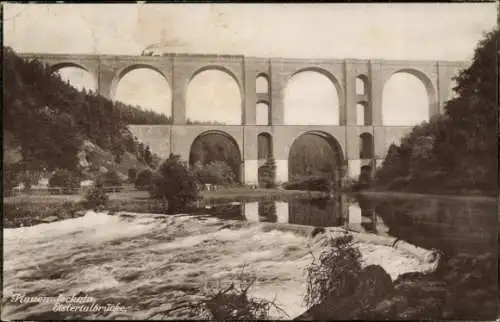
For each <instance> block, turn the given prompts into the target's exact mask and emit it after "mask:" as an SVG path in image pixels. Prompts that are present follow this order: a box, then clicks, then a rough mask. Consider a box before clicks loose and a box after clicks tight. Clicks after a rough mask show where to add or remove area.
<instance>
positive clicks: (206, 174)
mask: <svg viewBox="0 0 500 322" xmlns="http://www.w3.org/2000/svg"><path fill="white" fill-rule="evenodd" d="M194 174H195V176H196V178H197V179H198V181H199V182H200V183H202V184H205V183H207V184H218V185H230V184H234V183H235V182H236V175H235V174H234V172H233V170H232V169H231V167H230V166H229V165H228V164H226V163H225V162H223V161H213V162H211V163H209V164H206V165H204V166H202V165H201V164H199V163H197V164H195V166H194Z"/></svg>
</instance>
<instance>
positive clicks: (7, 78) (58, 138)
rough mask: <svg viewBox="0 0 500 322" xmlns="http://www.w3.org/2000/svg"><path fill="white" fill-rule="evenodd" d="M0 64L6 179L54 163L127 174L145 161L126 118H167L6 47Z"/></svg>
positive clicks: (155, 121)
mask: <svg viewBox="0 0 500 322" xmlns="http://www.w3.org/2000/svg"><path fill="white" fill-rule="evenodd" d="M3 66H4V70H3V77H4V92H3V94H4V105H3V120H4V123H3V124H4V140H5V142H4V143H5V144H4V150H3V152H4V173H5V172H6V171H7V172H10V173H9V175H4V179H5V177H12V178H14V177H16V174H20V173H23V174H25V173H40V172H46V171H49V172H50V171H53V170H55V169H58V168H61V169H68V170H70V171H74V172H76V173H79V174H83V173H87V174H88V173H90V172H92V171H91V170H92V169H94V170H95V169H99V168H100V167H105V168H106V169H111V168H113V169H115V170H117V171H119V172H122V173H123V174H127V171H128V169H129V168H144V167H146V166H148V165H147V162H145V161H147V160H145V151H146V146H144V145H143V144H142V143H140V142H138V141H137V140H136V139H135V138H134V137H133V136H132V134H131V133H130V131H129V130H128V128H127V124H131V123H141V122H142V123H144V122H149V121H150V122H151V123H152V124H158V123H162V122H163V123H168V122H169V120H168V118H165V117H164V116H161V115H158V114H154V113H151V111H143V110H140V109H138V108H135V107H132V106H128V105H124V104H122V103H114V102H112V101H110V100H108V99H106V98H104V97H102V96H99V95H97V94H96V93H93V92H86V91H85V90H83V91H79V90H77V89H75V88H74V87H72V86H70V85H69V84H68V83H65V82H64V81H62V80H61V78H60V77H59V76H58V75H57V74H56V73H52V72H51V71H50V70H49V69H48V68H46V66H43V65H42V64H41V63H40V62H38V61H36V60H30V61H27V60H24V59H22V58H20V57H19V56H18V55H16V53H15V52H14V51H13V50H12V49H10V48H4V58H3ZM89 147H92V148H91V149H90V150H89ZM4 185H5V180H4ZM7 186H10V185H7Z"/></svg>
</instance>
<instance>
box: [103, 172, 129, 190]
mask: <svg viewBox="0 0 500 322" xmlns="http://www.w3.org/2000/svg"><path fill="white" fill-rule="evenodd" d="M97 181H98V184H99V186H103V187H113V189H114V190H118V191H119V190H121V186H122V184H123V182H122V179H121V178H120V175H119V174H118V172H116V170H113V169H112V170H109V171H108V172H106V173H103V174H102V175H101V176H99V177H98V178H97Z"/></svg>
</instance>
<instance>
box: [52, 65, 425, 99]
mask: <svg viewBox="0 0 500 322" xmlns="http://www.w3.org/2000/svg"><path fill="white" fill-rule="evenodd" d="M65 67H77V68H80V69H83V70H85V71H87V72H89V73H90V74H91V75H92V76H93V78H94V82H95V84H96V85H97V84H98V82H97V79H96V75H95V73H94V72H93V71H92V70H91V69H89V68H87V67H85V66H84V65H82V64H78V63H75V62H61V63H58V64H55V65H53V66H51V70H52V71H56V70H59V69H61V68H65ZM143 68H145V69H150V70H153V71H155V72H157V73H159V74H160V75H161V76H162V77H163V78H164V79H165V81H166V82H167V83H168V84H169V85H170V84H171V82H170V81H169V79H168V77H167V75H165V74H164V73H163V72H162V71H161V70H160V69H158V68H156V67H155V66H154V65H150V64H143V63H139V64H131V65H129V66H126V67H125V68H122V69H121V70H119V71H118V72H117V73H116V74H115V77H114V79H113V84H112V86H111V91H112V92H111V93H110V96H111V97H114V94H115V93H114V92H113V91H114V90H115V89H116V86H117V84H118V83H119V82H120V80H121V79H122V78H123V77H124V76H125V75H126V74H127V73H129V72H131V71H133V70H136V69H143ZM207 70H218V71H221V72H224V73H226V74H228V75H229V76H230V77H231V78H232V79H233V80H234V81H235V82H236V84H237V85H238V88H239V90H240V92H244V91H243V86H242V84H241V81H240V79H239V78H238V77H237V76H236V75H235V74H234V73H233V72H232V71H231V70H230V69H229V68H227V67H224V66H222V65H217V64H210V65H205V66H203V67H201V68H199V69H197V70H195V71H194V72H193V73H192V75H191V76H190V77H189V78H188V80H187V81H188V82H189V81H191V80H192V79H193V78H194V77H196V75H198V74H200V73H202V72H204V71H207ZM306 71H313V72H317V73H319V74H321V75H323V76H325V77H327V78H328V79H329V80H330V81H331V82H332V83H333V85H334V86H335V88H336V90H337V93H338V95H339V98H341V97H342V95H343V91H342V87H341V85H340V82H339V80H338V79H337V78H336V77H335V76H334V75H333V73H331V72H330V71H328V70H326V69H324V68H321V67H318V66H311V67H305V68H300V69H298V70H296V71H294V72H293V73H291V74H290V75H288V77H287V79H286V81H288V80H289V79H290V78H292V77H293V76H295V75H296V74H298V73H301V72H306ZM396 73H408V74H411V75H413V76H415V77H417V78H418V79H419V80H420V81H421V82H422V83H423V84H424V86H425V87H426V89H427V92H428V94H429V98H431V99H434V95H435V89H434V85H433V83H432V81H431V79H430V78H429V76H427V74H425V72H423V71H421V70H418V69H415V68H400V69H397V70H395V71H394V72H393V73H392V74H396ZM170 86H171V85H170ZM369 86H370V84H369V81H368V77H367V76H366V75H364V74H360V75H358V76H357V77H356V84H355V87H356V94H358V95H366V94H367V93H368V92H369V91H368V89H369ZM269 89H270V86H269V77H268V75H267V74H266V73H259V74H257V77H256V91H257V93H268V92H269Z"/></svg>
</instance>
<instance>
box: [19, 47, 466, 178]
mask: <svg viewBox="0 0 500 322" xmlns="http://www.w3.org/2000/svg"><path fill="white" fill-rule="evenodd" d="M20 56H22V57H24V58H27V59H34V58H36V59H38V60H39V61H41V62H42V63H44V64H47V65H48V66H49V67H50V68H52V69H54V70H57V69H60V68H63V67H69V66H72V67H79V68H82V69H84V70H86V71H88V72H89V73H90V74H91V75H92V76H93V78H94V80H95V83H96V85H97V91H98V92H99V93H100V94H101V95H103V96H105V97H107V98H110V99H113V98H114V95H115V91H116V88H117V84H118V82H119V81H120V79H121V78H122V77H123V76H124V75H125V74H126V73H127V72H129V71H131V70H134V69H137V68H149V69H152V70H155V71H157V72H159V73H160V74H161V75H162V76H163V77H164V78H165V79H166V80H167V82H168V83H169V85H170V87H171V89H172V106H171V109H172V120H173V124H172V125H130V129H131V131H132V133H133V134H134V135H135V136H137V137H138V139H139V140H141V141H143V142H144V143H146V144H148V145H149V146H150V147H151V149H152V151H153V152H155V153H156V154H158V155H159V156H160V157H167V156H168V154H169V153H171V152H173V153H174V154H179V155H180V156H181V158H182V159H183V160H188V159H189V153H190V148H191V145H192V144H193V142H194V140H195V139H196V138H197V137H199V136H200V135H203V133H205V132H208V133H211V132H214V131H215V132H217V133H225V134H227V136H229V137H231V138H232V139H233V140H234V142H236V144H237V145H238V148H239V151H240V155H241V159H242V162H241V167H242V169H241V170H242V171H241V178H240V179H241V180H242V182H245V183H247V184H254V183H257V180H258V166H259V163H262V160H259V158H258V152H257V151H258V136H259V134H261V135H262V134H265V135H266V137H268V138H270V141H271V142H270V144H271V146H272V151H273V155H274V157H275V159H276V165H277V181H279V182H284V181H287V180H288V156H289V152H290V147H291V146H292V144H293V142H294V141H295V140H296V139H297V138H298V137H299V136H301V135H302V134H304V133H313V134H316V135H320V136H323V137H325V138H327V140H329V141H334V142H336V144H335V146H337V147H338V149H340V151H339V152H340V153H339V154H340V156H341V158H340V159H341V163H342V164H341V165H342V166H343V167H344V170H347V171H346V172H344V173H347V174H348V175H349V176H357V175H358V174H359V172H360V168H361V167H362V166H363V165H372V166H375V165H378V164H380V163H381V161H382V160H383V158H384V156H385V153H386V151H387V148H388V146H389V145H390V144H391V143H392V142H394V141H395V140H397V139H398V138H400V137H401V136H403V135H404V134H405V133H407V132H408V131H409V130H411V128H412V127H411V126H387V125H384V124H382V91H383V87H384V84H385V82H386V81H387V80H388V79H389V78H390V77H391V76H392V75H393V74H395V73H397V72H407V73H410V74H412V75H414V76H416V77H417V78H418V79H420V80H421V81H422V83H423V84H424V85H425V89H426V91H427V94H428V102H429V115H430V116H433V115H436V114H438V113H440V112H441V111H442V110H443V106H444V102H445V101H446V100H447V99H448V98H449V96H450V90H451V84H452V77H453V76H455V75H456V74H457V73H458V71H459V70H460V69H461V68H465V67H467V63H465V62H448V61H406V60H405V61H395V60H353V59H345V60H338V59H288V58H256V57H246V56H242V55H199V54H165V55H163V56H125V55H77V54H43V53H23V54H20ZM207 69H217V70H221V71H224V72H226V73H228V74H229V75H230V76H232V77H233V79H234V80H235V81H236V83H237V85H238V86H239V89H240V93H241V105H242V106H241V111H242V120H241V125H188V124H186V97H185V94H186V88H187V86H188V84H189V81H190V80H191V79H192V78H193V77H194V76H195V75H196V74H198V73H200V72H201V71H204V70H207ZM301 71H317V72H319V73H321V74H323V75H325V76H327V77H328V78H329V79H330V80H331V81H332V82H333V84H334V85H335V87H336V90H337V94H338V99H339V111H338V112H339V121H338V125H285V124H284V89H285V86H286V82H287V80H288V79H289V78H290V77H292V76H293V75H294V74H296V73H298V72H301ZM261 76H263V77H265V79H266V80H267V82H268V90H267V92H265V93H260V92H259V93H258V92H257V90H256V79H257V78H259V77H261ZM359 79H361V80H362V81H363V84H364V90H363V91H362V93H359V92H358V91H357V89H356V82H357V80H359ZM258 103H265V104H267V105H268V107H269V109H268V112H269V118H268V124H267V125H257V123H256V114H257V113H256V105H257V104H258ZM359 103H362V104H363V105H364V106H365V113H366V111H367V110H368V111H369V117H368V118H365V120H367V121H365V122H364V124H362V125H359V123H358V121H357V115H356V113H359V111H357V105H358V104H359ZM363 137H365V138H366V137H368V139H369V140H370V141H371V142H368V146H371V147H369V149H371V151H368V152H366V151H365V153H363V152H361V153H360V151H361V150H362V149H363V146H364V145H365V143H366V142H363ZM259 161H260V162H259ZM345 167H347V169H346V168H345Z"/></svg>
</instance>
